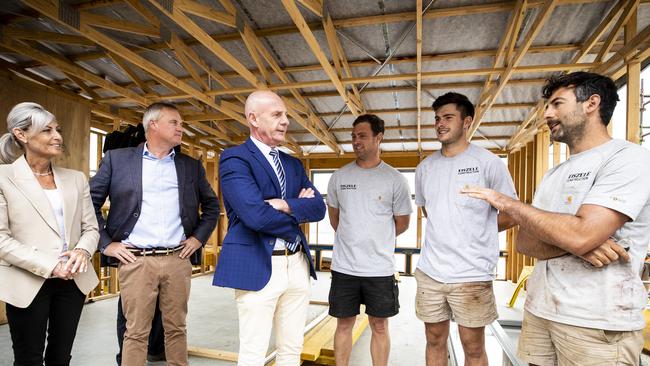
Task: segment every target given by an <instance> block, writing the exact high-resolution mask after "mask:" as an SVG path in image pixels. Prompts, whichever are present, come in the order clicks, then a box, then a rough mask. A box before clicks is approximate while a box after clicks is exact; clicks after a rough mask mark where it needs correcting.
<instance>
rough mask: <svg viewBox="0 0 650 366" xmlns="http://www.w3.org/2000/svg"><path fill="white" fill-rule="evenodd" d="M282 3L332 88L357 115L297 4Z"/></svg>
mask: <svg viewBox="0 0 650 366" xmlns="http://www.w3.org/2000/svg"><path fill="white" fill-rule="evenodd" d="M282 5H284V8H285V9H286V11H287V13H288V14H289V16H290V17H291V19H292V20H293V22H294V23H295V24H296V26H297V27H298V30H300V34H302V37H303V39H304V40H305V42H307V45H308V46H309V48H310V49H311V51H312V53H313V54H314V56H316V58H317V59H318V62H320V64H321V66H322V67H323V70H324V71H325V74H326V75H327V76H328V77H329V79H330V81H331V83H332V84H334V88H335V89H336V90H337V91H338V92H339V94H340V95H341V98H343V101H344V102H345V104H346V105H347V107H348V108H349V109H350V111H352V113H353V114H354V115H355V116H357V115H359V113H360V112H361V110H360V109H359V107H358V106H357V105H356V104H355V103H354V102H352V101H351V98H350V95H351V93H349V92H348V91H347V89H346V88H345V86H344V85H343V83H342V82H341V79H340V78H339V76H338V75H337V74H336V71H335V70H334V68H333V67H332V65H331V64H330V61H329V59H328V58H327V56H325V53H324V52H323V50H322V48H321V46H320V44H319V43H318V40H317V39H316V37H315V36H314V33H313V32H312V31H311V29H309V26H308V25H307V21H306V20H305V18H304V17H303V16H302V14H301V13H300V10H299V9H298V6H297V5H296V3H295V0H282Z"/></svg>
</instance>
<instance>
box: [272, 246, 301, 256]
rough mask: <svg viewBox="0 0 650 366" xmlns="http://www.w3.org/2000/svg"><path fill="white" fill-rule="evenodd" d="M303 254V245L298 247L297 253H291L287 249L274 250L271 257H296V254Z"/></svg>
mask: <svg viewBox="0 0 650 366" xmlns="http://www.w3.org/2000/svg"><path fill="white" fill-rule="evenodd" d="M300 252H302V245H298V249H296V251H295V252H292V251H290V250H289V249H287V248H284V249H281V250H274V251H273V253H272V254H271V255H294V254H296V253H300Z"/></svg>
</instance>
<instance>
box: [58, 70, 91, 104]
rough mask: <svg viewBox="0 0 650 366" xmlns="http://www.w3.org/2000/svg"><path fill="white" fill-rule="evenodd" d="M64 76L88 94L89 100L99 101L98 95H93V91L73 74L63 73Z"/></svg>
mask: <svg viewBox="0 0 650 366" xmlns="http://www.w3.org/2000/svg"><path fill="white" fill-rule="evenodd" d="M65 75H66V76H67V77H68V79H70V80H72V81H73V82H74V83H75V84H77V86H78V87H79V88H81V90H83V91H84V92H86V94H88V96H89V97H90V98H92V99H93V100H97V99H99V95H97V93H95V91H94V90H92V89H91V88H89V87H88V85H86V83H85V82H84V81H83V80H81V79H80V78H78V77H76V76H75V75H74V74H70V73H67V72H66V73H65Z"/></svg>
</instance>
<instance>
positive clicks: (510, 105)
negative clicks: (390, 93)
mask: <svg viewBox="0 0 650 366" xmlns="http://www.w3.org/2000/svg"><path fill="white" fill-rule="evenodd" d="M533 106H535V103H505V104H495V105H494V106H493V108H494V109H515V108H531V107H533ZM417 111H418V109H417V107H416V108H399V109H394V108H389V109H370V110H368V111H366V112H367V113H372V114H391V113H417ZM338 115H339V112H321V113H319V114H318V116H319V117H333V116H338ZM343 115H344V116H345V115H347V116H350V115H351V113H350V112H345V113H343Z"/></svg>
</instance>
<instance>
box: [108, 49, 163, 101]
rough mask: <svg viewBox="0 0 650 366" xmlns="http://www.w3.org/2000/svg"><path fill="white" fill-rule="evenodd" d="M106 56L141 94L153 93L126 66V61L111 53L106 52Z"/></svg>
mask: <svg viewBox="0 0 650 366" xmlns="http://www.w3.org/2000/svg"><path fill="white" fill-rule="evenodd" d="M106 54H107V56H108V57H109V58H110V59H111V61H113V63H114V64H115V65H116V66H117V67H118V68H119V69H120V70H122V71H123V72H124V73H125V74H126V75H127V76H128V77H129V78H130V79H131V80H133V82H134V83H135V85H137V86H138V87H139V88H140V89H142V91H143V92H145V93H152V94H155V93H153V91H152V90H151V88H149V86H147V84H145V83H144V82H143V81H142V79H140V77H139V76H138V74H136V73H135V72H134V71H133V70H131V68H130V67H129V65H127V63H126V61H124V60H122V58H121V57H120V56H118V55H116V54H114V53H112V52H107V53H106Z"/></svg>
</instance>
